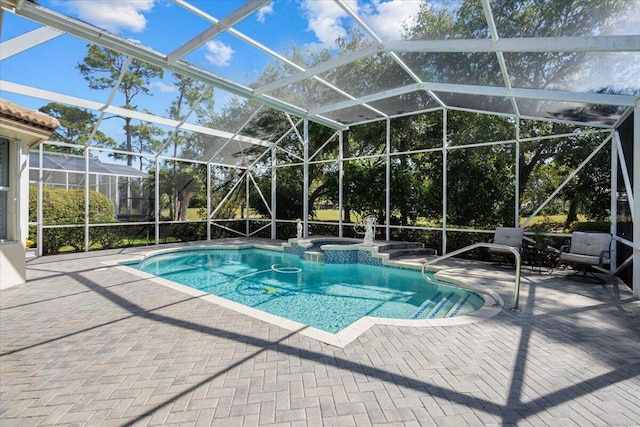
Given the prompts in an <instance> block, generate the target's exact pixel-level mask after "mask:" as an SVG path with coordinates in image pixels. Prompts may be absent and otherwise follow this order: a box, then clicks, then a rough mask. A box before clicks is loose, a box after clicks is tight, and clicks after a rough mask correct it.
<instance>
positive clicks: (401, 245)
mask: <svg viewBox="0 0 640 427" xmlns="http://www.w3.org/2000/svg"><path fill="white" fill-rule="evenodd" d="M422 248H424V244H422V243H417V242H385V243H381V244H380V246H378V253H389V252H393V251H396V250H402V249H422Z"/></svg>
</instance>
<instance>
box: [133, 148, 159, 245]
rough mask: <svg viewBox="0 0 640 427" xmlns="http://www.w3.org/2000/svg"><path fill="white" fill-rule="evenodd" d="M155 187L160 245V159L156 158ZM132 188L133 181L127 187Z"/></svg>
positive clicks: (156, 227) (157, 236)
mask: <svg viewBox="0 0 640 427" xmlns="http://www.w3.org/2000/svg"><path fill="white" fill-rule="evenodd" d="M154 179H155V185H154V187H153V188H154V196H153V198H154V207H153V212H154V217H155V218H154V222H155V224H154V229H155V241H156V245H159V244H160V159H158V158H157V157H156V173H155V178H154ZM130 186H131V181H129V184H128V186H127V187H130Z"/></svg>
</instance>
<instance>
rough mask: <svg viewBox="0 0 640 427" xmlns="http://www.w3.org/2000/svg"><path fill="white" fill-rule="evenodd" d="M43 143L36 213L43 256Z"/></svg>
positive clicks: (40, 153)
mask: <svg viewBox="0 0 640 427" xmlns="http://www.w3.org/2000/svg"><path fill="white" fill-rule="evenodd" d="M42 146H43V144H40V145H39V146H38V158H39V160H38V204H37V208H36V209H37V210H38V212H37V213H36V215H37V219H36V221H38V225H36V227H37V237H36V240H37V245H38V256H42V255H43V253H44V251H43V248H42V244H43V242H44V236H43V235H42V233H43V231H44V229H43V228H42V221H43V216H42V185H43V183H42V180H43V171H42V165H43V163H42V162H43V161H44V151H43V149H42Z"/></svg>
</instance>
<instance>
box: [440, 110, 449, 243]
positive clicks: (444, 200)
mask: <svg viewBox="0 0 640 427" xmlns="http://www.w3.org/2000/svg"><path fill="white" fill-rule="evenodd" d="M448 146H449V142H448V136H447V109H446V108H444V109H443V110H442V248H441V253H442V255H446V253H447V156H448V154H449V153H448V151H447V150H448V149H447V147H448Z"/></svg>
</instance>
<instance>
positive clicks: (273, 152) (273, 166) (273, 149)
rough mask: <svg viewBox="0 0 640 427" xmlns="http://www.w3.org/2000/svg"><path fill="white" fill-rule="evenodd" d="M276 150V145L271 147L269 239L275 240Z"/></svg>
mask: <svg viewBox="0 0 640 427" xmlns="http://www.w3.org/2000/svg"><path fill="white" fill-rule="evenodd" d="M277 152H278V150H277V149H276V144H273V145H272V146H271V238H272V239H276V236H277V235H278V233H277V228H276V220H277V219H278V218H277V216H276V212H277V207H278V206H277V198H276V190H277V189H278V186H277V183H276V180H277V179H278V171H277V170H276V166H278V161H277V158H276V154H277Z"/></svg>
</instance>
